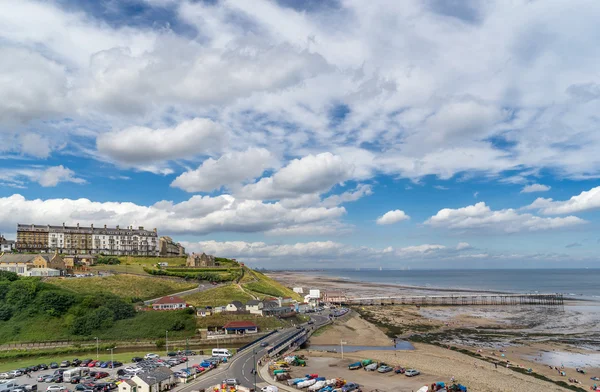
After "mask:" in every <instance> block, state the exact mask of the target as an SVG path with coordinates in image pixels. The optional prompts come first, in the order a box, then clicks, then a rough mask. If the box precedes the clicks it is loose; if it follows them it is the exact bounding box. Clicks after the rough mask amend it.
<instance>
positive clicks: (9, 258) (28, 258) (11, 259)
mask: <svg viewBox="0 0 600 392" xmlns="http://www.w3.org/2000/svg"><path fill="white" fill-rule="evenodd" d="M37 256H41V257H43V258H44V259H46V260H47V261H50V259H51V258H52V255H47V254H45V255H41V254H8V253H6V254H2V255H0V263H33V259H35V258H36V257H37Z"/></svg>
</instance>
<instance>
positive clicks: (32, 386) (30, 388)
mask: <svg viewBox="0 0 600 392" xmlns="http://www.w3.org/2000/svg"><path fill="white" fill-rule="evenodd" d="M20 388H24V389H25V390H26V391H28V392H32V391H37V384H23V385H21V386H20Z"/></svg>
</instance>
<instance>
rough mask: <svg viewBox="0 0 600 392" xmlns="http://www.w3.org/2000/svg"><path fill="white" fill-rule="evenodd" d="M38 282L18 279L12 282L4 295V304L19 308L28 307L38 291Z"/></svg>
mask: <svg viewBox="0 0 600 392" xmlns="http://www.w3.org/2000/svg"><path fill="white" fill-rule="evenodd" d="M38 282H39V281H38V280H33V279H19V280H16V281H14V282H13V283H12V285H11V287H10V289H9V290H8V292H7V293H6V303H8V304H10V305H15V306H16V307H19V308H25V307H27V306H29V305H30V304H31V303H32V302H33V299H34V298H35V294H36V292H37V290H38Z"/></svg>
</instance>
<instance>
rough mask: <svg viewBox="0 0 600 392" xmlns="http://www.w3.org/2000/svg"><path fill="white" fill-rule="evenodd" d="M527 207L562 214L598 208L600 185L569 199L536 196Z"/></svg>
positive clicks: (599, 206) (552, 213) (599, 203)
mask: <svg viewBox="0 0 600 392" xmlns="http://www.w3.org/2000/svg"><path fill="white" fill-rule="evenodd" d="M526 208H527V209H532V210H539V211H540V212H541V213H542V214H544V215H564V214H572V213H576V212H582V211H588V210H594V209H597V208H600V186H597V187H595V188H592V189H590V190H589V191H583V192H581V193H580V194H579V195H576V196H573V197H571V198H570V199H569V200H564V201H555V200H552V199H545V198H541V197H540V198H537V199H536V200H535V201H534V202H533V203H531V204H530V205H529V206H527V207H526Z"/></svg>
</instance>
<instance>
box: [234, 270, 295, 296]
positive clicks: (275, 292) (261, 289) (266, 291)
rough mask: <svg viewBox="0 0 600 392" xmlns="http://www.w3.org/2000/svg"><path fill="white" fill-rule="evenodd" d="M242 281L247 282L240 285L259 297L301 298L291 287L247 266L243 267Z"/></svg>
mask: <svg viewBox="0 0 600 392" xmlns="http://www.w3.org/2000/svg"><path fill="white" fill-rule="evenodd" d="M243 281H244V282H247V283H242V287H243V288H244V289H246V290H248V291H251V292H252V294H254V295H255V296H256V297H258V298H261V299H262V298H264V297H291V298H293V299H295V300H297V301H302V299H303V298H302V297H301V296H300V295H298V294H296V293H294V291H293V290H292V289H290V288H288V287H285V286H284V285H282V284H281V283H279V282H277V281H276V280H273V279H271V278H269V277H268V276H266V275H263V274H261V273H260V272H257V271H254V270H251V269H249V268H246V269H245V274H244V278H243Z"/></svg>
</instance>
